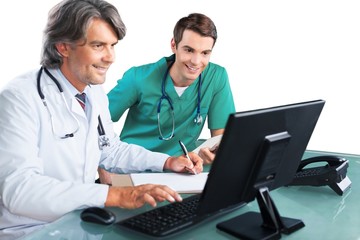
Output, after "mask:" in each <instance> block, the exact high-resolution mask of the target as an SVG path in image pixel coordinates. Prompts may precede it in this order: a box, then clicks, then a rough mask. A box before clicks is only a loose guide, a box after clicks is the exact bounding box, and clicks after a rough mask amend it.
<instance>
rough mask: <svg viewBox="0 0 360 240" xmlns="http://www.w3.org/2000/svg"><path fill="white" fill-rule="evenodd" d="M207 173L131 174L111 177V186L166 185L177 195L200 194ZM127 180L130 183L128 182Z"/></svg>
mask: <svg viewBox="0 0 360 240" xmlns="http://www.w3.org/2000/svg"><path fill="white" fill-rule="evenodd" d="M207 176H208V173H207V172H202V173H199V174H196V175H192V174H189V173H132V174H126V175H120V174H116V175H112V181H113V186H138V185H141V184H147V183H152V184H161V185H167V186H168V187H170V188H172V189H174V190H175V191H177V192H178V193H201V192H202V190H203V189H204V186H205V183H206V180H207ZM129 179H130V180H131V181H129Z"/></svg>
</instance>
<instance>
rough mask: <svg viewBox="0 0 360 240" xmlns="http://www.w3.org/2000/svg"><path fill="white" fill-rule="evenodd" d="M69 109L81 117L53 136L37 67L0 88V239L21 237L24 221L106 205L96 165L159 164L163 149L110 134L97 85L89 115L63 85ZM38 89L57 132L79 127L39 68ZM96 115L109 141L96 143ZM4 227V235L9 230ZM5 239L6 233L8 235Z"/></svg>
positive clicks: (155, 167)
mask: <svg viewBox="0 0 360 240" xmlns="http://www.w3.org/2000/svg"><path fill="white" fill-rule="evenodd" d="M50 72H51V73H52V74H53V75H54V76H55V77H56V78H57V79H58V80H59V82H60V84H61V85H62V87H63V89H64V94H65V99H66V101H67V103H68V106H69V109H70V111H71V112H72V113H73V114H74V116H75V117H76V118H77V119H78V120H79V123H80V128H79V130H78V132H76V133H75V135H74V137H72V138H67V139H58V138H57V137H56V136H55V134H54V133H53V131H52V124H51V120H50V115H49V113H48V112H47V110H46V108H45V107H44V105H43V103H42V101H41V99H40V97H39V95H38V92H37V88H36V78H37V74H38V70H35V71H32V72H29V73H28V74H26V75H23V76H20V77H18V78H16V79H14V80H12V81H10V82H9V84H8V85H7V86H6V87H4V89H3V90H2V92H1V93H0V193H1V199H0V218H1V220H0V239H6V237H7V236H20V235H22V234H23V232H27V231H28V227H29V226H34V225H39V224H40V225H41V224H43V223H46V222H50V221H53V220H55V219H57V218H59V217H61V216H62V215H64V214H65V213H68V212H70V211H73V210H75V209H81V208H84V207H89V206H100V207H101V206H103V205H104V203H105V200H106V197H107V193H108V186H107V185H103V184H94V181H95V178H96V172H97V168H98V166H99V165H101V166H103V167H104V168H106V169H109V170H111V171H113V172H126V173H128V172H137V171H145V170H152V171H162V169H163V165H164V162H165V160H166V159H167V157H168V155H165V154H161V153H153V152H149V151H147V150H145V149H144V148H142V147H138V146H135V145H129V144H127V143H124V142H120V141H119V138H118V136H117V135H116V134H115V133H114V130H113V125H112V122H111V119H110V114H109V111H108V100H107V96H106V94H105V92H104V91H103V89H102V87H101V86H90V87H88V88H87V90H86V93H87V98H88V100H89V102H88V103H89V104H90V105H91V111H90V114H89V116H90V119H89V120H88V119H87V118H86V116H85V113H84V111H83V109H82V108H81V106H80V105H79V103H78V102H77V100H76V99H75V97H74V95H72V94H70V93H71V92H73V91H74V89H69V87H68V86H67V85H66V84H64V81H66V80H64V79H63V76H62V75H61V74H59V71H55V70H50ZM41 89H42V91H43V93H44V95H45V98H46V101H47V104H48V107H49V108H50V112H51V114H52V116H53V123H54V129H55V133H56V134H57V135H64V134H65V133H70V132H73V131H74V130H75V129H76V128H77V124H76V121H75V119H74V118H73V117H72V116H71V114H70V112H69V110H68V109H67V108H66V106H65V103H64V101H63V100H62V98H61V95H60V93H59V90H58V88H57V87H56V85H55V84H54V82H53V81H52V80H51V79H50V78H49V77H48V76H47V74H45V72H43V73H42V77H41ZM99 114H100V116H101V118H102V122H103V125H104V128H105V132H106V135H107V136H108V137H109V138H110V142H111V146H110V147H106V148H105V149H104V150H103V151H101V150H100V149H99V147H98V131H97V126H98V115H99ZM7 233H9V235H7ZM9 239H11V238H10V237H9Z"/></svg>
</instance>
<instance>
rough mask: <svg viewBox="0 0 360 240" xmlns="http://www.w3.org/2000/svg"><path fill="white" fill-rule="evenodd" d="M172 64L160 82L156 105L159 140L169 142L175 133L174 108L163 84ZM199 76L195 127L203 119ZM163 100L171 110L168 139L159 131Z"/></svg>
mask: <svg viewBox="0 0 360 240" xmlns="http://www.w3.org/2000/svg"><path fill="white" fill-rule="evenodd" d="M173 64H174V62H173V61H172V62H171V63H170V64H169V66H168V67H167V69H166V72H165V74H164V76H163V79H162V82H161V97H160V99H159V103H158V107H157V121H158V128H159V134H160V137H159V139H160V140H165V141H167V140H170V139H172V138H173V137H174V133H175V115H174V106H173V104H172V100H171V98H170V97H169V95H168V94H167V93H166V91H165V82H166V78H167V76H168V74H169V71H170V68H171V66H172V65H173ZM201 84H202V81H201V74H200V76H199V85H198V94H197V107H196V116H195V118H194V123H195V124H197V125H200V124H201V123H202V121H203V118H202V116H201V114H200V104H201ZM163 100H166V101H167V102H168V103H169V105H170V110H171V119H172V130H171V132H170V134H169V135H168V137H165V136H164V134H163V132H162V130H161V124H160V112H161V103H162V101H163Z"/></svg>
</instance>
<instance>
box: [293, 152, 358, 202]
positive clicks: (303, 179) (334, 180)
mask: <svg viewBox="0 0 360 240" xmlns="http://www.w3.org/2000/svg"><path fill="white" fill-rule="evenodd" d="M321 163H326V165H322V166H319V165H320V164H321ZM310 164H312V165H316V166H312V167H309V165H310ZM348 167H349V161H348V160H346V159H345V158H343V157H339V156H333V155H327V156H317V157H311V158H308V159H305V160H302V161H301V162H300V165H299V167H298V169H297V172H296V174H295V176H294V179H293V181H292V182H291V183H290V184H289V186H291V185H310V186H326V185H328V186H329V187H330V188H332V189H333V190H334V191H335V192H336V193H337V194H338V195H340V196H341V195H342V194H343V193H344V191H345V190H347V189H348V188H349V187H350V186H351V181H350V179H349V178H348V177H347V176H346V172H347V168H348Z"/></svg>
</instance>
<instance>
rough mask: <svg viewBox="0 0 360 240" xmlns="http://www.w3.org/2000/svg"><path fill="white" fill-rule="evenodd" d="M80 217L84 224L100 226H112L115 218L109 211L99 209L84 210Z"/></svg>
mask: <svg viewBox="0 0 360 240" xmlns="http://www.w3.org/2000/svg"><path fill="white" fill-rule="evenodd" d="M80 217H81V219H82V220H83V221H85V222H91V223H97V224H102V225H110V224H113V223H114V222H115V220H116V216H115V214H114V213H113V212H111V211H110V210H107V209H105V208H100V207H89V208H86V209H84V210H83V211H82V212H81V214H80Z"/></svg>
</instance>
